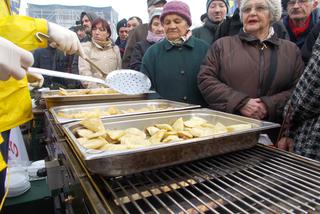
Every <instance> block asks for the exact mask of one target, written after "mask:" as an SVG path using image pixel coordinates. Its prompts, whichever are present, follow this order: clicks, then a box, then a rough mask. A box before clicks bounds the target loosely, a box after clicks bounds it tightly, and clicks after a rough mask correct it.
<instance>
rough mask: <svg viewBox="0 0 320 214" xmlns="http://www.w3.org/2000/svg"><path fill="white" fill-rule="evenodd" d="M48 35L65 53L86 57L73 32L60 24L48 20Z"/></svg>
mask: <svg viewBox="0 0 320 214" xmlns="http://www.w3.org/2000/svg"><path fill="white" fill-rule="evenodd" d="M48 26H49V32H48V33H49V36H50V38H51V39H52V40H53V41H55V42H56V43H57V45H58V48H59V49H60V50H62V51H64V52H66V53H67V54H74V53H77V54H79V55H80V56H81V57H86V56H85V54H84V51H83V48H82V46H81V44H80V41H79V39H78V36H77V34H76V33H75V32H72V31H71V30H68V29H66V28H64V27H62V26H60V25H57V24H54V23H51V22H48Z"/></svg>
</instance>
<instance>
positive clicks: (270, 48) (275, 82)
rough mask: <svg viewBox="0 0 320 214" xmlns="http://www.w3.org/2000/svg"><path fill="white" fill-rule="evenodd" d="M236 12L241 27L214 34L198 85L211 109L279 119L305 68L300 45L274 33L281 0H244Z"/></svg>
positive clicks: (271, 119)
mask: <svg viewBox="0 0 320 214" xmlns="http://www.w3.org/2000/svg"><path fill="white" fill-rule="evenodd" d="M240 17H241V20H242V22H243V29H242V30H241V31H240V33H239V34H238V35H235V36H232V37H224V38H221V39H219V40H217V41H216V42H215V43H214V44H213V46H212V47H211V48H210V49H209V51H208V54H207V57H206V59H205V61H204V62H203V64H202V66H201V71H200V73H199V76H198V84H199V89H200V91H201V93H202V95H203V97H204V98H205V100H206V101H207V103H208V104H209V106H210V107H211V108H213V109H215V110H219V111H224V112H229V113H236V114H240V115H243V116H246V117H251V118H256V119H260V120H268V121H273V122H280V121H281V118H282V112H283V108H284V105H285V104H286V102H287V100H288V99H289V97H290V95H291V92H292V90H293V88H294V86H295V85H296V83H297V81H298V79H299V77H300V75H301V73H302V72H303V68H304V65H303V61H302V59H301V54H300V51H299V49H298V47H297V46H296V45H295V44H294V43H292V42H290V41H287V40H282V39H279V38H278V37H277V35H276V34H275V33H274V30H273V27H272V24H273V23H274V22H276V21H278V20H279V19H280V17H281V2H280V0H242V1H241V6H240Z"/></svg>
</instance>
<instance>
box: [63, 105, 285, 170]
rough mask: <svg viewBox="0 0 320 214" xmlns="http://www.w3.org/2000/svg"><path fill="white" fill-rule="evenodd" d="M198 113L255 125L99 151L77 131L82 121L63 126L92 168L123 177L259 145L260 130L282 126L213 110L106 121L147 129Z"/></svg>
mask: <svg viewBox="0 0 320 214" xmlns="http://www.w3.org/2000/svg"><path fill="white" fill-rule="evenodd" d="M195 116H196V117H201V118H203V119H205V120H207V121H208V122H210V123H212V124H217V123H221V124H223V125H225V126H230V125H235V124H251V128H249V129H247V130H241V131H235V132H232V133H225V134H219V135H211V136H208V137H201V138H194V139H189V140H184V141H179V142H173V143H165V144H158V145H154V146H148V147H142V148H137V149H130V150H122V151H99V150H92V149H86V148H84V147H83V146H81V144H80V143H79V142H78V141H77V139H76V136H75V133H74V130H76V129H78V128H81V127H82V125H81V124H80V123H79V122H75V123H70V124H66V125H64V126H63V128H64V131H65V133H66V134H67V137H68V139H69V142H70V144H71V146H73V147H74V149H75V151H76V152H77V153H78V154H79V156H80V157H81V158H82V160H83V162H84V164H85V165H86V167H87V169H88V170H90V171H91V172H93V173H98V174H102V175H105V176H120V175H128V174H133V173H137V172H141V171H145V170H151V169H155V168H160V167H165V166H170V165H174V164H178V163H184V162H188V161H193V160H197V159H201V158H205V157H209V156H215V155H220V154H224V153H229V152H233V151H237V150H243V149H248V148H251V147H253V146H254V145H256V143H257V141H258V138H259V133H260V132H261V131H262V130H266V129H272V128H276V127H279V125H278V124H275V123H270V122H265V121H259V120H254V119H250V118H246V117H241V116H237V115H232V114H227V113H223V112H218V111H213V110H210V109H195V110H184V111H176V112H165V113H154V114H147V115H138V116H129V117H126V118H123V117H121V118H109V119H104V120H103V124H104V126H105V128H106V129H118V130H119V129H127V128H138V129H140V130H144V129H145V128H146V127H149V126H152V125H154V124H155V123H162V124H163V123H166V124H172V123H173V122H174V121H175V120H177V119H178V118H180V117H182V118H183V120H189V119H190V118H192V117H195Z"/></svg>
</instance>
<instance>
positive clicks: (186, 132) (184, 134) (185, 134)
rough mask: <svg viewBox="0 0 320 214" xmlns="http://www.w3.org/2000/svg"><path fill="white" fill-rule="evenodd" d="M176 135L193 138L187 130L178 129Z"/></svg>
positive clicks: (185, 138)
mask: <svg viewBox="0 0 320 214" xmlns="http://www.w3.org/2000/svg"><path fill="white" fill-rule="evenodd" d="M178 136H179V137H180V138H182V139H184V140H187V139H191V138H193V135H192V134H191V133H190V132H189V131H178Z"/></svg>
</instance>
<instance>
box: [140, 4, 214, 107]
mask: <svg viewBox="0 0 320 214" xmlns="http://www.w3.org/2000/svg"><path fill="white" fill-rule="evenodd" d="M160 20H161V23H162V25H163V27H164V32H165V39H164V40H162V41H161V42H159V43H156V44H154V45H152V46H151V47H150V48H149V49H148V50H147V52H146V54H145V55H144V57H143V59H142V66H141V71H142V72H143V73H145V74H146V75H147V76H148V77H149V78H150V80H151V83H152V87H153V89H154V90H155V91H156V92H157V93H158V94H159V95H160V96H161V97H162V98H165V99H169V100H175V101H181V102H187V103H193V104H200V105H202V104H205V102H204V100H203V98H202V96H201V94H200V91H199V89H198V87H197V75H198V72H199V70H200V65H201V62H202V60H203V58H204V57H205V55H206V52H207V49H208V45H207V44H206V43H205V42H204V41H201V40H199V39H197V38H194V37H193V36H192V35H191V31H190V30H189V27H190V26H191V24H192V23H191V15H190V9H189V6H188V5H187V4H185V3H183V2H181V1H171V2H169V3H167V4H165V6H164V8H163V12H162V14H161V16H160Z"/></svg>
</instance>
